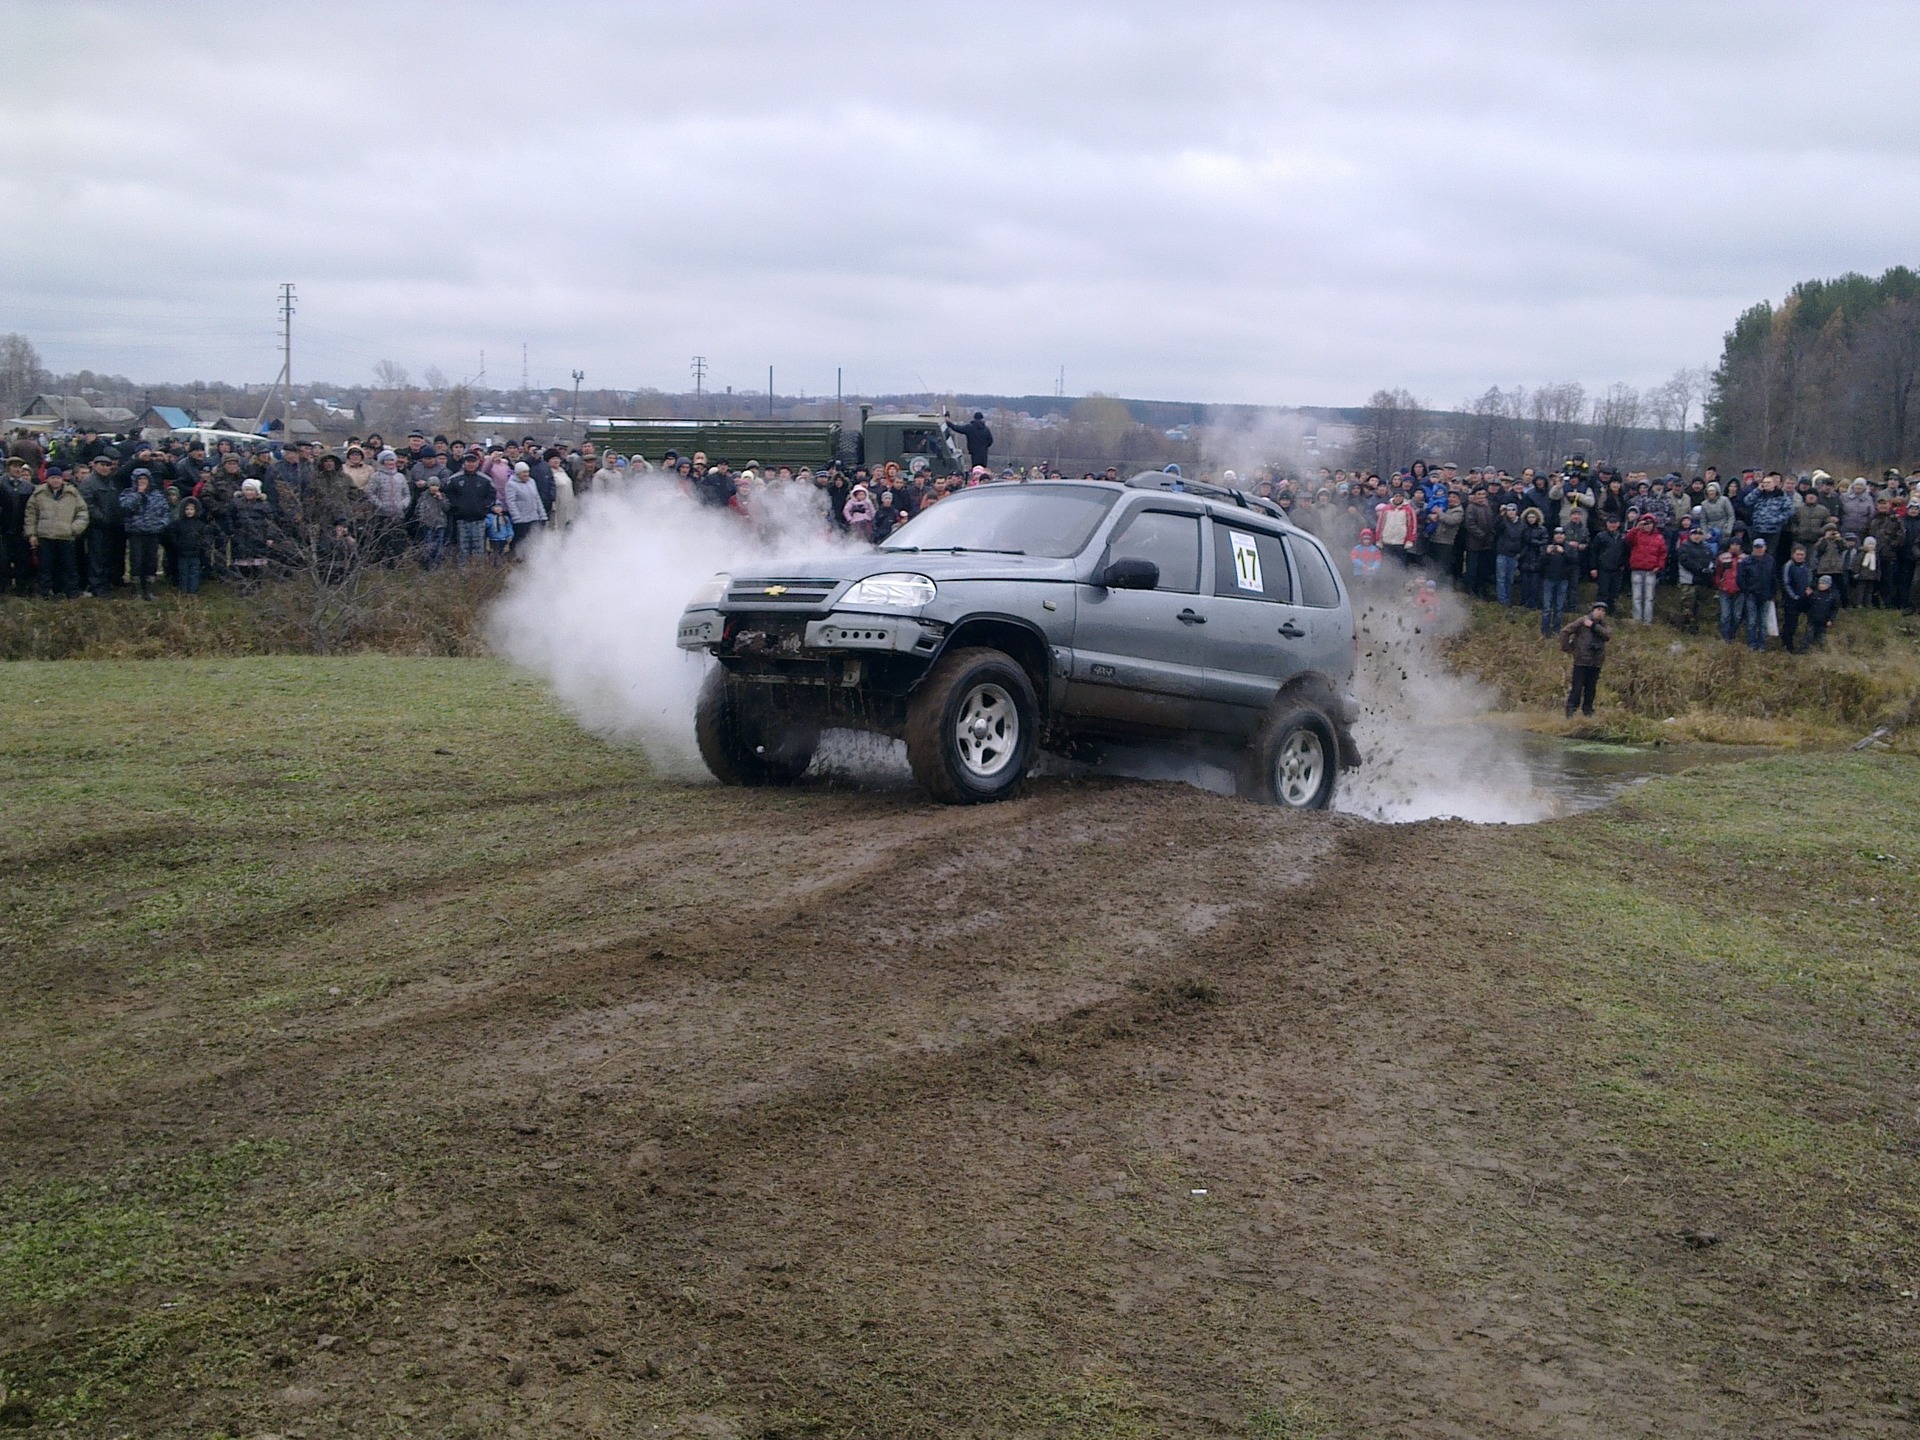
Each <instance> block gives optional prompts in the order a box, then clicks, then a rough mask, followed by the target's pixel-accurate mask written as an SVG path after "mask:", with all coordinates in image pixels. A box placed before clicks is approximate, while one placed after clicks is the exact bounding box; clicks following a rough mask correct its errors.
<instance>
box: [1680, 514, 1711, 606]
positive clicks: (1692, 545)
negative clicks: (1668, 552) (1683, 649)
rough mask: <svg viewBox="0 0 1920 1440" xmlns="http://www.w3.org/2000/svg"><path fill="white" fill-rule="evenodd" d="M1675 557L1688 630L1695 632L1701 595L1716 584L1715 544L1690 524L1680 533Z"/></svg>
mask: <svg viewBox="0 0 1920 1440" xmlns="http://www.w3.org/2000/svg"><path fill="white" fill-rule="evenodd" d="M1674 557H1675V559H1676V560H1677V561H1678V562H1679V578H1680V589H1681V592H1682V593H1683V594H1684V595H1685V597H1686V598H1685V600H1684V602H1683V604H1684V610H1683V614H1684V615H1685V623H1686V627H1687V629H1689V630H1696V629H1698V628H1699V626H1700V592H1701V591H1702V590H1705V589H1706V588H1707V587H1708V586H1709V585H1711V584H1712V583H1713V562H1714V549H1713V541H1712V540H1710V539H1709V538H1708V537H1707V536H1706V535H1705V534H1703V533H1702V532H1701V530H1700V528H1699V527H1698V526H1696V525H1693V524H1691V523H1689V524H1688V525H1687V528H1685V529H1683V530H1682V531H1681V532H1680V540H1679V543H1678V544H1677V545H1676V546H1675V547H1674Z"/></svg>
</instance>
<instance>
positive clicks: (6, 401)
mask: <svg viewBox="0 0 1920 1440" xmlns="http://www.w3.org/2000/svg"><path fill="white" fill-rule="evenodd" d="M46 383H47V367H46V366H45V365H43V364H41V363H40V352H39V351H38V350H36V349H34V347H33V342H32V341H31V340H29V339H27V337H26V336H24V335H21V334H18V333H10V334H6V335H0V414H9V415H18V414H19V413H20V411H21V410H22V409H24V408H25V407H26V404H27V402H28V401H30V400H31V399H33V397H34V396H35V395H37V394H39V392H40V391H41V390H42V389H44V388H45V386H46Z"/></svg>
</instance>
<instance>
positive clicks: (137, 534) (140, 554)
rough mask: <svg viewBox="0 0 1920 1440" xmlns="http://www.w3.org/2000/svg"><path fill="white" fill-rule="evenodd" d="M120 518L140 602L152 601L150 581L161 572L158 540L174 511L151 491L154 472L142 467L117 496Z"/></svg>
mask: <svg viewBox="0 0 1920 1440" xmlns="http://www.w3.org/2000/svg"><path fill="white" fill-rule="evenodd" d="M120 518H121V523H122V525H123V526H124V528H125V529H126V532H127V563H128V566H129V568H130V569H131V570H132V571H133V578H134V580H135V582H136V583H137V584H138V585H139V586H140V598H141V599H142V600H151V599H153V577H154V576H155V574H157V573H158V572H159V569H160V537H161V536H162V535H164V534H166V533H167V527H168V526H169V525H171V524H172V523H173V507H172V506H171V505H169V504H167V497H166V496H165V495H163V494H162V493H161V492H160V491H158V490H156V489H154V486H153V472H152V471H150V470H148V469H147V468H146V467H145V466H141V467H140V468H138V469H136V470H135V471H134V472H133V486H132V488H131V489H127V490H122V491H121V492H120Z"/></svg>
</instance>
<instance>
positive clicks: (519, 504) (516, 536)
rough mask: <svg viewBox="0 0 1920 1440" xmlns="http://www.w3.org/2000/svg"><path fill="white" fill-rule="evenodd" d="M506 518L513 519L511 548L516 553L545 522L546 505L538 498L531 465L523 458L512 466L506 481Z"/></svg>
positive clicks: (537, 487) (538, 491) (538, 490)
mask: <svg viewBox="0 0 1920 1440" xmlns="http://www.w3.org/2000/svg"><path fill="white" fill-rule="evenodd" d="M507 518H508V519H509V520H511V521H513V548H514V550H515V552H516V553H518V552H519V550H520V549H521V548H522V547H523V546H525V545H526V544H527V543H528V542H529V541H530V540H531V539H532V538H533V536H534V535H536V534H538V533H539V531H540V530H542V529H543V528H544V527H545V526H546V523H547V507H546V505H545V504H544V503H543V502H542V501H541V499H540V487H539V486H538V485H536V484H535V483H534V480H533V466H532V465H530V464H528V463H527V462H526V461H525V460H522V461H519V462H518V463H517V464H515V465H514V467H513V478H512V479H511V480H509V481H508V482H507Z"/></svg>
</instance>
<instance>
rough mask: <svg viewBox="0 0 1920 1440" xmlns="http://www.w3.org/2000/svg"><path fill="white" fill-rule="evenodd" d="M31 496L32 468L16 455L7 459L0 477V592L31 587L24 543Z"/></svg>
mask: <svg viewBox="0 0 1920 1440" xmlns="http://www.w3.org/2000/svg"><path fill="white" fill-rule="evenodd" d="M32 498H33V467H32V466H30V465H29V464H27V462H26V460H25V459H24V458H22V457H21V456H18V455H12V456H9V457H8V458H7V469H6V475H5V478H0V594H5V593H6V592H7V591H8V590H12V591H14V592H15V593H17V594H20V595H26V594H29V593H31V592H32V590H33V547H32V546H30V545H28V544H27V526H26V521H27V501H29V500H31V499H32Z"/></svg>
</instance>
